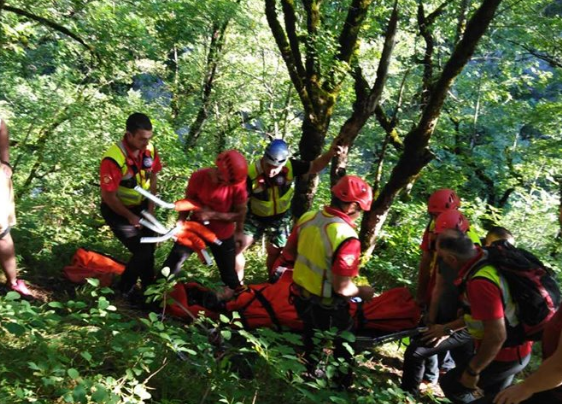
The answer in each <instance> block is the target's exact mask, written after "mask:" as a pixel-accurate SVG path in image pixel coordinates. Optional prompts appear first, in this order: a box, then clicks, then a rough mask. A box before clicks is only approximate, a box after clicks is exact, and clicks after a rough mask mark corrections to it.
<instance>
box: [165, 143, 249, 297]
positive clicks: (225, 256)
mask: <svg viewBox="0 0 562 404" xmlns="http://www.w3.org/2000/svg"><path fill="white" fill-rule="evenodd" d="M215 164H216V166H215V167H210V168H204V169H201V170H198V171H196V172H194V173H193V174H192V175H191V178H190V179H189V182H188V184H187V188H186V190H185V197H186V198H187V199H189V200H191V201H193V202H195V203H197V204H198V205H200V206H202V207H203V209H202V210H199V211H195V212H193V213H191V216H190V220H194V221H197V222H200V223H203V224H205V223H207V222H208V224H207V227H208V229H209V230H211V231H212V232H213V233H215V235H216V236H217V237H218V238H219V240H220V241H221V244H220V245H216V244H210V245H209V247H210V249H211V252H212V254H213V256H214V258H215V262H216V264H217V267H218V268H219V272H220V275H221V279H222V281H223V282H224V284H225V285H226V288H225V290H224V292H223V293H221V294H220V295H219V298H220V299H221V300H229V299H230V298H232V297H233V296H234V294H235V292H239V291H240V290H241V288H240V287H241V283H240V280H239V279H238V276H237V274H236V271H235V269H234V256H235V244H234V231H235V229H237V228H241V227H242V224H243V223H244V216H245V215H246V206H247V201H248V194H247V192H246V177H247V175H248V164H247V163H246V159H245V158H244V156H243V155H242V154H240V153H239V152H238V151H236V150H228V151H225V152H222V153H221V154H219V155H218V157H217V159H216V162H215ZM187 216H188V212H180V214H179V219H178V220H179V221H183V220H185V219H186V218H187ZM192 252H193V250H192V249H190V248H188V247H186V246H183V245H181V244H179V243H177V242H176V243H175V244H174V247H173V248H172V251H170V254H169V255H168V258H167V259H166V261H165V262H164V264H163V266H164V267H169V268H170V269H171V272H172V273H178V272H179V271H180V270H181V266H182V264H183V262H184V261H185V260H186V259H187V258H188V257H189V256H190V255H191V253H192Z"/></svg>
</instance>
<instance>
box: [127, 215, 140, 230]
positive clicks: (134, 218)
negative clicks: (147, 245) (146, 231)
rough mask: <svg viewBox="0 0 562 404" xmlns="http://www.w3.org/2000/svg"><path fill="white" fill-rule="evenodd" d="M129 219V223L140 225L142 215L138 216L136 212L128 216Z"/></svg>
mask: <svg viewBox="0 0 562 404" xmlns="http://www.w3.org/2000/svg"><path fill="white" fill-rule="evenodd" d="M127 219H128V220H129V224H130V225H131V226H135V227H140V226H141V224H140V217H138V216H137V215H134V214H132V213H131V214H130V215H129V217H128V218H127Z"/></svg>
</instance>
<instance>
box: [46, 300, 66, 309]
mask: <svg viewBox="0 0 562 404" xmlns="http://www.w3.org/2000/svg"><path fill="white" fill-rule="evenodd" d="M49 307H52V308H54V309H63V308H64V305H63V304H62V303H61V302H49Z"/></svg>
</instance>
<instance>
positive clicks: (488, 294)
mask: <svg viewBox="0 0 562 404" xmlns="http://www.w3.org/2000/svg"><path fill="white" fill-rule="evenodd" d="M437 255H438V256H439V257H440V258H441V259H442V260H443V261H444V262H445V263H446V264H447V265H449V266H450V267H451V268H454V269H456V270H457V271H458V276H457V284H459V285H461V287H462V289H464V291H463V292H462V295H461V301H462V304H463V306H464V309H463V310H464V313H465V314H464V322H465V324H466V326H467V329H468V331H469V332H470V335H471V336H472V338H473V340H474V344H475V347H476V349H475V353H474V355H473V356H472V358H471V359H470V360H469V361H468V363H466V364H464V365H462V366H457V367H456V368H455V369H453V370H451V371H449V372H448V373H447V374H446V375H445V376H443V377H442V378H441V380H440V384H441V388H442V390H443V392H444V393H445V396H446V397H447V398H448V399H449V400H451V401H452V402H453V403H455V404H456V403H470V402H473V401H474V400H475V399H476V395H475V393H476V392H477V390H479V389H481V390H483V391H484V393H485V394H488V395H492V394H495V393H497V392H499V391H500V390H502V389H504V388H505V387H507V386H508V385H509V384H510V383H511V381H512V380H513V376H514V375H515V374H517V373H518V372H520V371H521V370H523V369H524V368H525V366H526V365H527V364H528V363H529V359H530V353H531V348H532V343H531V342H530V341H524V342H520V341H519V340H516V339H515V338H514V335H512V333H511V332H510V331H509V329H508V327H507V325H514V324H517V323H518V320H517V318H516V316H515V303H514V301H513V299H512V298H511V297H510V293H509V288H508V286H507V284H505V282H502V281H501V277H500V275H499V273H498V271H497V269H496V268H495V267H494V266H493V265H485V264H484V265H483V266H481V265H480V263H481V261H482V260H484V259H486V253H485V251H484V250H482V249H481V248H480V247H477V246H475V245H474V242H473V241H472V240H471V239H470V238H469V237H467V236H466V235H465V234H464V233H462V232H461V231H459V230H456V229H455V230H445V231H444V232H443V233H442V234H440V235H439V236H438V238H437ZM473 269H474V273H472V272H473V271H472V270H473ZM465 278H466V279H465ZM504 297H505V302H504Z"/></svg>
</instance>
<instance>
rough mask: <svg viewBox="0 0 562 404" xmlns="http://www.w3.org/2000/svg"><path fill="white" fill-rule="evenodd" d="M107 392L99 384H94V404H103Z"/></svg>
mask: <svg viewBox="0 0 562 404" xmlns="http://www.w3.org/2000/svg"><path fill="white" fill-rule="evenodd" d="M107 396H108V394H107V390H106V388H105V387H103V386H102V385H101V384H96V389H95V390H94V392H93V393H92V400H94V402H96V403H105V401H106V399H107Z"/></svg>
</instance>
